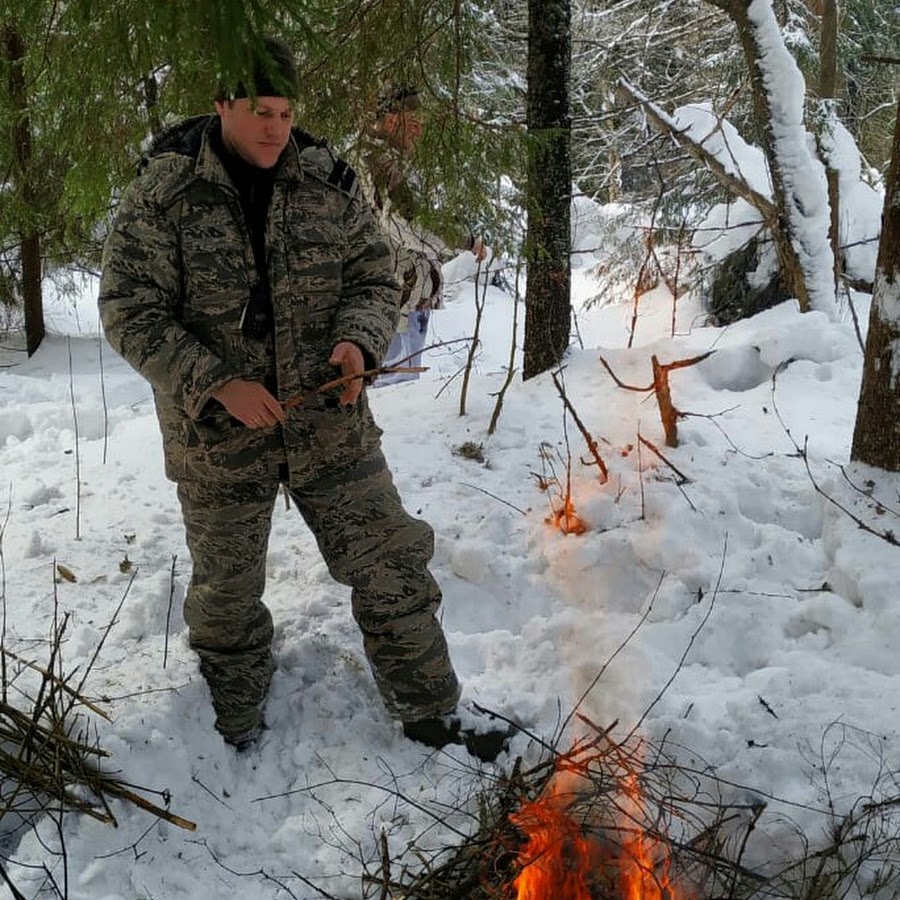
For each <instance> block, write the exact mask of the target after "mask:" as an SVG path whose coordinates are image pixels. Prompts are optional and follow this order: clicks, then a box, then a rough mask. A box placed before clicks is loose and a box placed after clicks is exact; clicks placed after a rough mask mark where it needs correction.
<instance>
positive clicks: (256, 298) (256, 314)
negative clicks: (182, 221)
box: [211, 129, 279, 340]
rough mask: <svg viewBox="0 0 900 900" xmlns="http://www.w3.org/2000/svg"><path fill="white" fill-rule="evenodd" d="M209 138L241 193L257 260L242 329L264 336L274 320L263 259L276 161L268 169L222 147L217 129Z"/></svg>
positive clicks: (246, 332)
mask: <svg viewBox="0 0 900 900" xmlns="http://www.w3.org/2000/svg"><path fill="white" fill-rule="evenodd" d="M211 141H212V148H213V150H214V151H215V153H216V155H217V156H218V157H219V159H221V160H222V165H224V166H225V171H226V172H227V173H228V177H229V178H230V179H231V183H232V184H233V185H234V187H235V189H236V190H237V192H238V196H239V197H240V201H241V210H242V211H243V213H244V221H245V222H246V223H247V231H248V232H249V235H250V245H251V246H252V248H253V259H254V261H255V263H256V272H257V278H258V280H257V283H256V285H254V286H253V287H252V288H251V291H250V297H249V298H248V302H247V308H246V310H245V312H244V315H243V317H242V323H241V330H242V331H243V333H244V334H245V335H246V336H247V337H252V338H256V339H257V340H264V339H265V338H267V337H269V335H271V333H272V327H273V323H274V315H273V312H272V297H271V293H270V289H269V278H268V265H267V260H266V220H267V219H268V215H269V205H270V203H271V202H272V192H273V190H274V187H275V178H276V176H277V174H278V166H279V164H278V163H276V164H275V165H274V166H272V167H271V168H270V169H261V168H260V167H259V166H254V165H252V164H251V163H248V162H247V161H246V160H244V159H242V158H241V157H240V156H237V155H236V154H234V153H232V152H231V151H230V150H228V149H227V148H226V147H225V144H224V142H223V140H222V133H221V131H220V130H219V129H216V130H215V131H214V132H213V134H212V136H211Z"/></svg>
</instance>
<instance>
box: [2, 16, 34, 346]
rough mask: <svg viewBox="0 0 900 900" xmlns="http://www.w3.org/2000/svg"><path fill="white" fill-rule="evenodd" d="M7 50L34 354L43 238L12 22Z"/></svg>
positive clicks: (29, 342)
mask: <svg viewBox="0 0 900 900" xmlns="http://www.w3.org/2000/svg"><path fill="white" fill-rule="evenodd" d="M0 38H2V45H3V53H4V56H5V58H6V62H7V65H8V67H9V81H8V85H7V89H8V91H9V101H10V105H11V107H12V109H13V111H14V116H13V126H12V146H13V165H12V175H13V182H14V184H15V187H16V190H17V193H18V195H19V202H20V203H21V204H22V207H23V209H24V211H25V214H24V216H23V219H24V221H25V222H28V223H30V224H28V225H26V226H25V227H24V228H23V229H22V231H21V232H20V234H19V247H20V249H19V253H20V260H21V265H22V304H23V309H24V313H25V348H26V350H27V351H28V355H29V356H31V355H32V354H33V353H34V352H35V350H37V348H38V347H39V346H40V344H41V341H42V340H43V339H44V305H43V298H42V296H41V238H40V235H39V233H38V230H37V227H36V226H35V223H34V219H35V216H36V213H37V209H36V206H37V204H36V200H35V197H36V193H37V192H36V191H35V186H34V181H33V178H34V175H33V166H32V156H33V154H32V145H31V125H30V122H29V119H28V95H27V92H26V87H25V44H24V43H23V41H22V38H21V36H20V35H19V32H18V31H17V29H16V27H15V25H14V24H12V23H9V22H7V23H5V24H4V25H3V27H2V29H0Z"/></svg>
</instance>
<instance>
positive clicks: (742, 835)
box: [364, 720, 900, 900]
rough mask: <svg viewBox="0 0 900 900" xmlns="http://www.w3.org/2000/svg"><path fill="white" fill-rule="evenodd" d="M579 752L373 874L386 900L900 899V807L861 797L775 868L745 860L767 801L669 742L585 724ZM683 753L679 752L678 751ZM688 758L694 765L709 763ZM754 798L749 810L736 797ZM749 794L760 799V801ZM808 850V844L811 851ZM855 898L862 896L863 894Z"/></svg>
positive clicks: (513, 781) (540, 768) (534, 773)
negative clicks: (825, 834) (457, 829)
mask: <svg viewBox="0 0 900 900" xmlns="http://www.w3.org/2000/svg"><path fill="white" fill-rule="evenodd" d="M583 721H584V724H585V727H586V729H587V736H586V737H584V738H582V739H581V740H580V741H578V742H577V743H576V745H575V746H573V747H572V748H571V749H569V750H568V751H566V752H560V751H558V750H556V749H555V748H552V747H548V748H547V753H546V754H545V759H544V761H543V762H542V763H541V764H539V765H537V766H535V767H533V768H531V769H529V770H523V769H522V767H521V760H519V761H518V763H517V765H516V766H515V767H514V769H513V771H512V773H511V774H509V775H508V776H506V777H504V778H502V779H501V780H498V781H497V782H496V783H495V784H493V785H492V786H491V788H490V789H489V791H487V792H485V793H483V794H482V795H481V796H480V797H479V801H478V803H479V815H478V825H477V827H476V828H475V830H474V832H473V833H472V834H471V836H470V837H469V838H468V839H467V840H465V841H464V842H463V844H462V845H461V846H458V847H456V848H454V849H452V850H448V851H444V852H440V853H435V854H432V855H431V856H430V857H429V858H428V859H426V858H425V857H424V856H423V854H422V853H421V852H417V853H415V854H414V855H415V859H414V860H409V859H408V855H407V856H405V857H404V860H407V861H406V862H402V861H397V860H393V861H392V860H391V859H390V858H389V854H388V850H387V846H386V842H383V845H382V854H381V859H380V860H379V861H378V863H377V866H371V867H369V869H368V872H367V875H366V877H365V884H366V888H365V889H364V896H365V897H366V898H378V900H413V898H414V900H454V898H458V900H550V898H554V900H560V898H567V900H568V898H578V900H632V898H640V900H710V898H716V900H739V898H740V900H749V898H754V900H756V898H759V900H762V898H767V900H768V898H784V900H788V898H791V900H832V898H838V897H841V898H844V897H847V896H850V895H851V894H853V895H855V896H860V897H873V898H874V897H888V896H890V897H896V896H900V893H890V892H888V893H882V892H883V891H885V890H888V891H889V890H890V889H891V886H893V889H894V890H896V891H900V871H898V869H897V865H896V864H897V862H898V860H900V818H898V806H900V802H898V801H896V800H895V802H894V803H893V804H891V803H874V802H871V798H869V802H863V801H861V802H860V803H858V804H857V805H856V806H855V807H854V808H853V810H852V811H851V812H850V813H848V814H846V815H845V816H843V817H842V818H840V819H838V818H837V817H835V818H834V819H833V820H832V821H831V822H830V823H829V833H830V835H831V838H832V840H831V842H830V843H829V844H828V845H827V846H824V847H819V848H818V849H816V850H811V849H809V848H807V849H808V852H807V853H806V854H805V855H804V857H803V858H802V859H799V860H794V861H790V860H788V861H785V862H783V863H782V864H779V865H776V866H770V867H769V868H768V869H767V870H766V871H762V870H761V869H759V868H751V867H750V866H749V865H748V864H747V863H745V857H746V856H747V855H748V853H747V849H748V845H749V843H750V840H751V838H752V836H753V835H754V832H755V831H757V830H758V829H760V828H763V827H764V826H765V819H764V814H765V811H766V808H767V804H766V802H765V800H764V799H763V798H761V797H759V796H754V795H753V794H752V792H750V791H748V790H741V791H735V790H734V788H735V787H736V786H735V785H731V784H722V783H720V782H718V781H717V779H716V777H715V775H714V774H712V773H711V772H710V770H709V768H708V767H706V766H704V765H701V764H694V763H692V764H691V765H684V764H679V763H677V762H676V759H675V756H674V755H673V754H672V753H671V752H670V748H669V747H667V746H665V745H664V746H654V745H653V744H651V743H650V742H648V741H646V740H644V739H642V738H640V737H639V736H637V735H634V734H632V735H630V736H628V737H627V738H626V739H624V740H622V741H616V740H614V739H613V738H612V737H611V736H610V735H611V731H612V729H613V728H615V723H614V724H613V725H612V726H610V728H607V729H600V728H598V727H596V726H594V725H593V724H592V723H590V722H589V721H587V720H583ZM671 749H673V750H674V749H675V748H671ZM680 749H681V751H682V752H681V754H680V755H682V756H684V757H686V758H687V757H690V758H692V759H696V755H695V754H688V753H686V751H684V748H680ZM735 796H740V797H741V800H742V802H735V801H734V800H727V799H726V797H732V798H734V797H735ZM747 798H749V800H748V799H747ZM804 846H806V845H805V844H804ZM851 884H852V885H853V888H854V889H853V890H852V891H849V892H848V888H849V887H850V885H851Z"/></svg>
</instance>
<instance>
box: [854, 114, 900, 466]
mask: <svg viewBox="0 0 900 900" xmlns="http://www.w3.org/2000/svg"><path fill="white" fill-rule="evenodd" d="M850 458H851V459H854V460H859V461H860V462H864V463H868V465H870V466H876V467H877V468H879V469H886V470H887V471H890V472H900V103H898V104H897V122H896V125H895V126H894V146H893V150H892V152H891V168H890V171H889V172H888V178H887V185H886V192H885V197H884V214H883V216H882V219H881V242H880V244H879V245H878V265H877V266H876V272H875V292H874V294H873V295H872V307H871V310H870V312H869V334H868V338H867V339H866V355H865V360H864V362H863V376H862V386H861V388H860V392H859V405H858V406H857V409H856V427H855V429H854V431H853V446H852V448H851V450H850Z"/></svg>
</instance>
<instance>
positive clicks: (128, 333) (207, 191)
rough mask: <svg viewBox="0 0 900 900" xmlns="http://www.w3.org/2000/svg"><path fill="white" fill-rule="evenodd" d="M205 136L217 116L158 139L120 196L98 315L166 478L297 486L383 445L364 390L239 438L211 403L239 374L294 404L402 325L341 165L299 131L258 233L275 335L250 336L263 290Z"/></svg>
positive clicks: (240, 431) (357, 195) (235, 199)
mask: <svg viewBox="0 0 900 900" xmlns="http://www.w3.org/2000/svg"><path fill="white" fill-rule="evenodd" d="M214 128H218V117H217V116H203V117H198V118H196V119H191V120H188V121H187V122H185V123H183V124H182V125H181V126H178V127H177V128H176V129H174V130H173V131H171V132H169V133H167V135H165V136H164V138H165V139H164V140H163V141H159V140H158V141H157V142H156V143H155V145H154V147H155V148H157V149H155V150H154V149H151V151H150V154H149V157H148V158H147V159H145V160H144V163H143V166H142V171H141V172H140V174H139V175H138V177H137V178H136V179H135V181H133V182H132V184H131V185H130V186H129V187H128V189H127V190H126V192H125V194H124V196H123V198H122V201H121V204H120V205H119V209H118V212H117V215H116V218H115V220H114V222H113V225H112V229H111V232H110V234H109V237H108V239H107V242H106V246H105V248H104V254H103V271H102V277H101V283H100V297H99V304H100V314H101V319H102V322H103V327H104V331H105V333H106V337H107V339H108V340H109V342H110V344H111V345H112V346H113V347H114V348H115V349H116V350H117V351H118V352H119V353H120V354H121V355H122V356H123V357H124V358H125V359H126V360H127V361H128V362H129V363H130V364H131V365H132V366H133V367H134V368H135V369H137V371H138V372H140V374H141V375H143V376H144V377H145V378H146V379H147V380H148V381H149V382H150V384H151V385H152V388H153V394H154V399H155V402H156V410H157V415H158V417H159V422H160V428H161V430H162V437H163V447H164V452H165V459H166V474H167V475H168V476H169V478H171V479H173V480H175V481H181V480H184V479H198V478H199V479H204V478H210V477H216V478H229V477H233V478H234V479H235V480H242V479H244V478H248V477H254V473H261V472H262V471H263V470H264V469H268V470H271V469H272V467H273V466H274V465H276V464H279V463H282V462H287V463H288V465H289V466H290V472H291V479H292V483H294V484H299V483H301V482H302V481H303V480H306V479H309V478H313V477H317V476H319V475H321V474H323V473H324V472H325V471H327V470H329V469H330V468H333V467H334V466H339V465H344V464H346V463H348V462H351V461H352V460H353V459H354V458H356V457H358V456H359V455H361V454H363V453H366V452H368V451H369V450H372V449H374V448H375V447H377V446H378V442H379V436H380V434H381V432H380V430H379V429H378V428H377V426H376V425H375V423H374V421H373V419H372V416H371V413H370V412H369V407H368V403H367V401H366V397H365V391H364V392H363V393H362V395H361V396H360V400H359V401H358V402H357V404H355V406H353V407H352V408H347V407H339V406H338V405H337V398H336V395H331V396H327V395H317V396H316V397H315V399H313V400H310V401H307V402H305V403H303V404H301V405H299V406H294V407H292V408H291V409H290V410H289V411H288V418H287V421H286V422H285V423H284V424H283V425H281V426H276V427H273V428H266V429H249V428H246V427H244V426H243V425H241V424H240V423H239V422H237V420H235V419H233V418H231V417H230V416H229V415H228V413H227V412H226V411H225V409H224V407H222V406H221V404H219V403H218V402H217V401H216V400H213V399H212V394H213V392H214V391H216V390H217V389H218V388H219V387H220V386H221V385H223V384H224V383H225V382H226V381H229V380H230V379H232V378H244V379H248V380H255V381H261V382H264V383H265V384H267V385H268V386H269V388H270V390H272V391H273V393H275V394H276V396H277V397H278V398H279V400H281V401H285V400H288V399H289V398H292V397H296V396H297V395H298V394H302V393H304V392H306V391H308V390H310V389H311V388H315V387H318V386H319V385H321V384H324V383H325V382H327V381H329V380H331V379H333V378H335V377H336V376H337V375H339V374H340V373H339V371H338V370H336V369H335V368H334V367H333V366H331V365H330V364H329V363H328V357H329V355H330V353H331V350H332V348H333V347H334V345H335V344H336V343H338V342H339V341H352V342H353V343H355V344H357V345H358V346H359V347H360V348H361V349H362V351H363V354H364V356H365V357H366V360H367V363H369V364H376V363H377V362H379V361H380V360H381V359H382V357H383V355H384V352H385V350H386V348H387V346H388V344H389V342H390V339H391V336H392V335H393V333H394V329H395V326H396V324H397V319H398V317H399V305H400V295H399V290H398V285H397V283H396V280H395V278H394V276H393V273H392V263H391V255H390V251H389V249H388V247H387V245H386V243H385V240H384V237H383V236H382V234H381V232H380V230H379V228H378V226H377V224H376V222H375V218H374V216H373V214H372V211H371V209H370V207H369V205H368V203H366V201H365V199H364V198H363V196H362V194H361V192H360V190H359V187H358V184H357V182H356V180H355V178H354V176H353V171H352V169H349V167H347V166H346V165H345V164H343V163H342V162H341V161H339V160H337V159H336V158H335V157H334V156H333V155H332V153H331V151H330V150H329V149H328V148H327V147H325V146H324V145H322V144H320V143H317V142H315V141H313V140H312V139H311V138H309V137H308V136H307V135H304V134H303V133H302V132H300V131H299V130H295V132H294V134H293V135H292V139H291V143H290V144H289V145H288V147H287V149H286V150H285V153H284V156H283V157H282V160H281V162H280V165H279V169H278V173H277V175H276V179H275V186H274V191H273V194H272V200H271V204H270V206H269V214H268V220H267V223H266V238H265V240H266V257H267V267H268V282H269V287H270V292H271V299H272V309H273V314H274V334H273V335H272V336H270V338H269V339H265V340H255V339H253V338H249V337H245V336H244V335H243V334H242V331H241V316H242V313H243V311H244V308H245V306H246V304H247V302H248V299H249V296H250V291H251V286H253V285H255V284H256V283H257V281H258V280H259V279H258V278H257V275H256V271H255V269H256V263H255V261H254V254H253V249H252V246H251V242H250V236H249V233H248V229H247V226H246V223H245V222H244V218H243V213H242V211H241V205H240V199H239V196H238V192H237V190H236V189H235V187H234V186H233V185H232V183H231V182H230V180H229V178H228V176H227V174H226V171H225V168H224V166H223V164H222V162H221V160H220V159H219V157H218V156H217V155H216V153H215V152H214V151H213V149H212V147H211V146H210V134H211V129H214Z"/></svg>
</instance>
